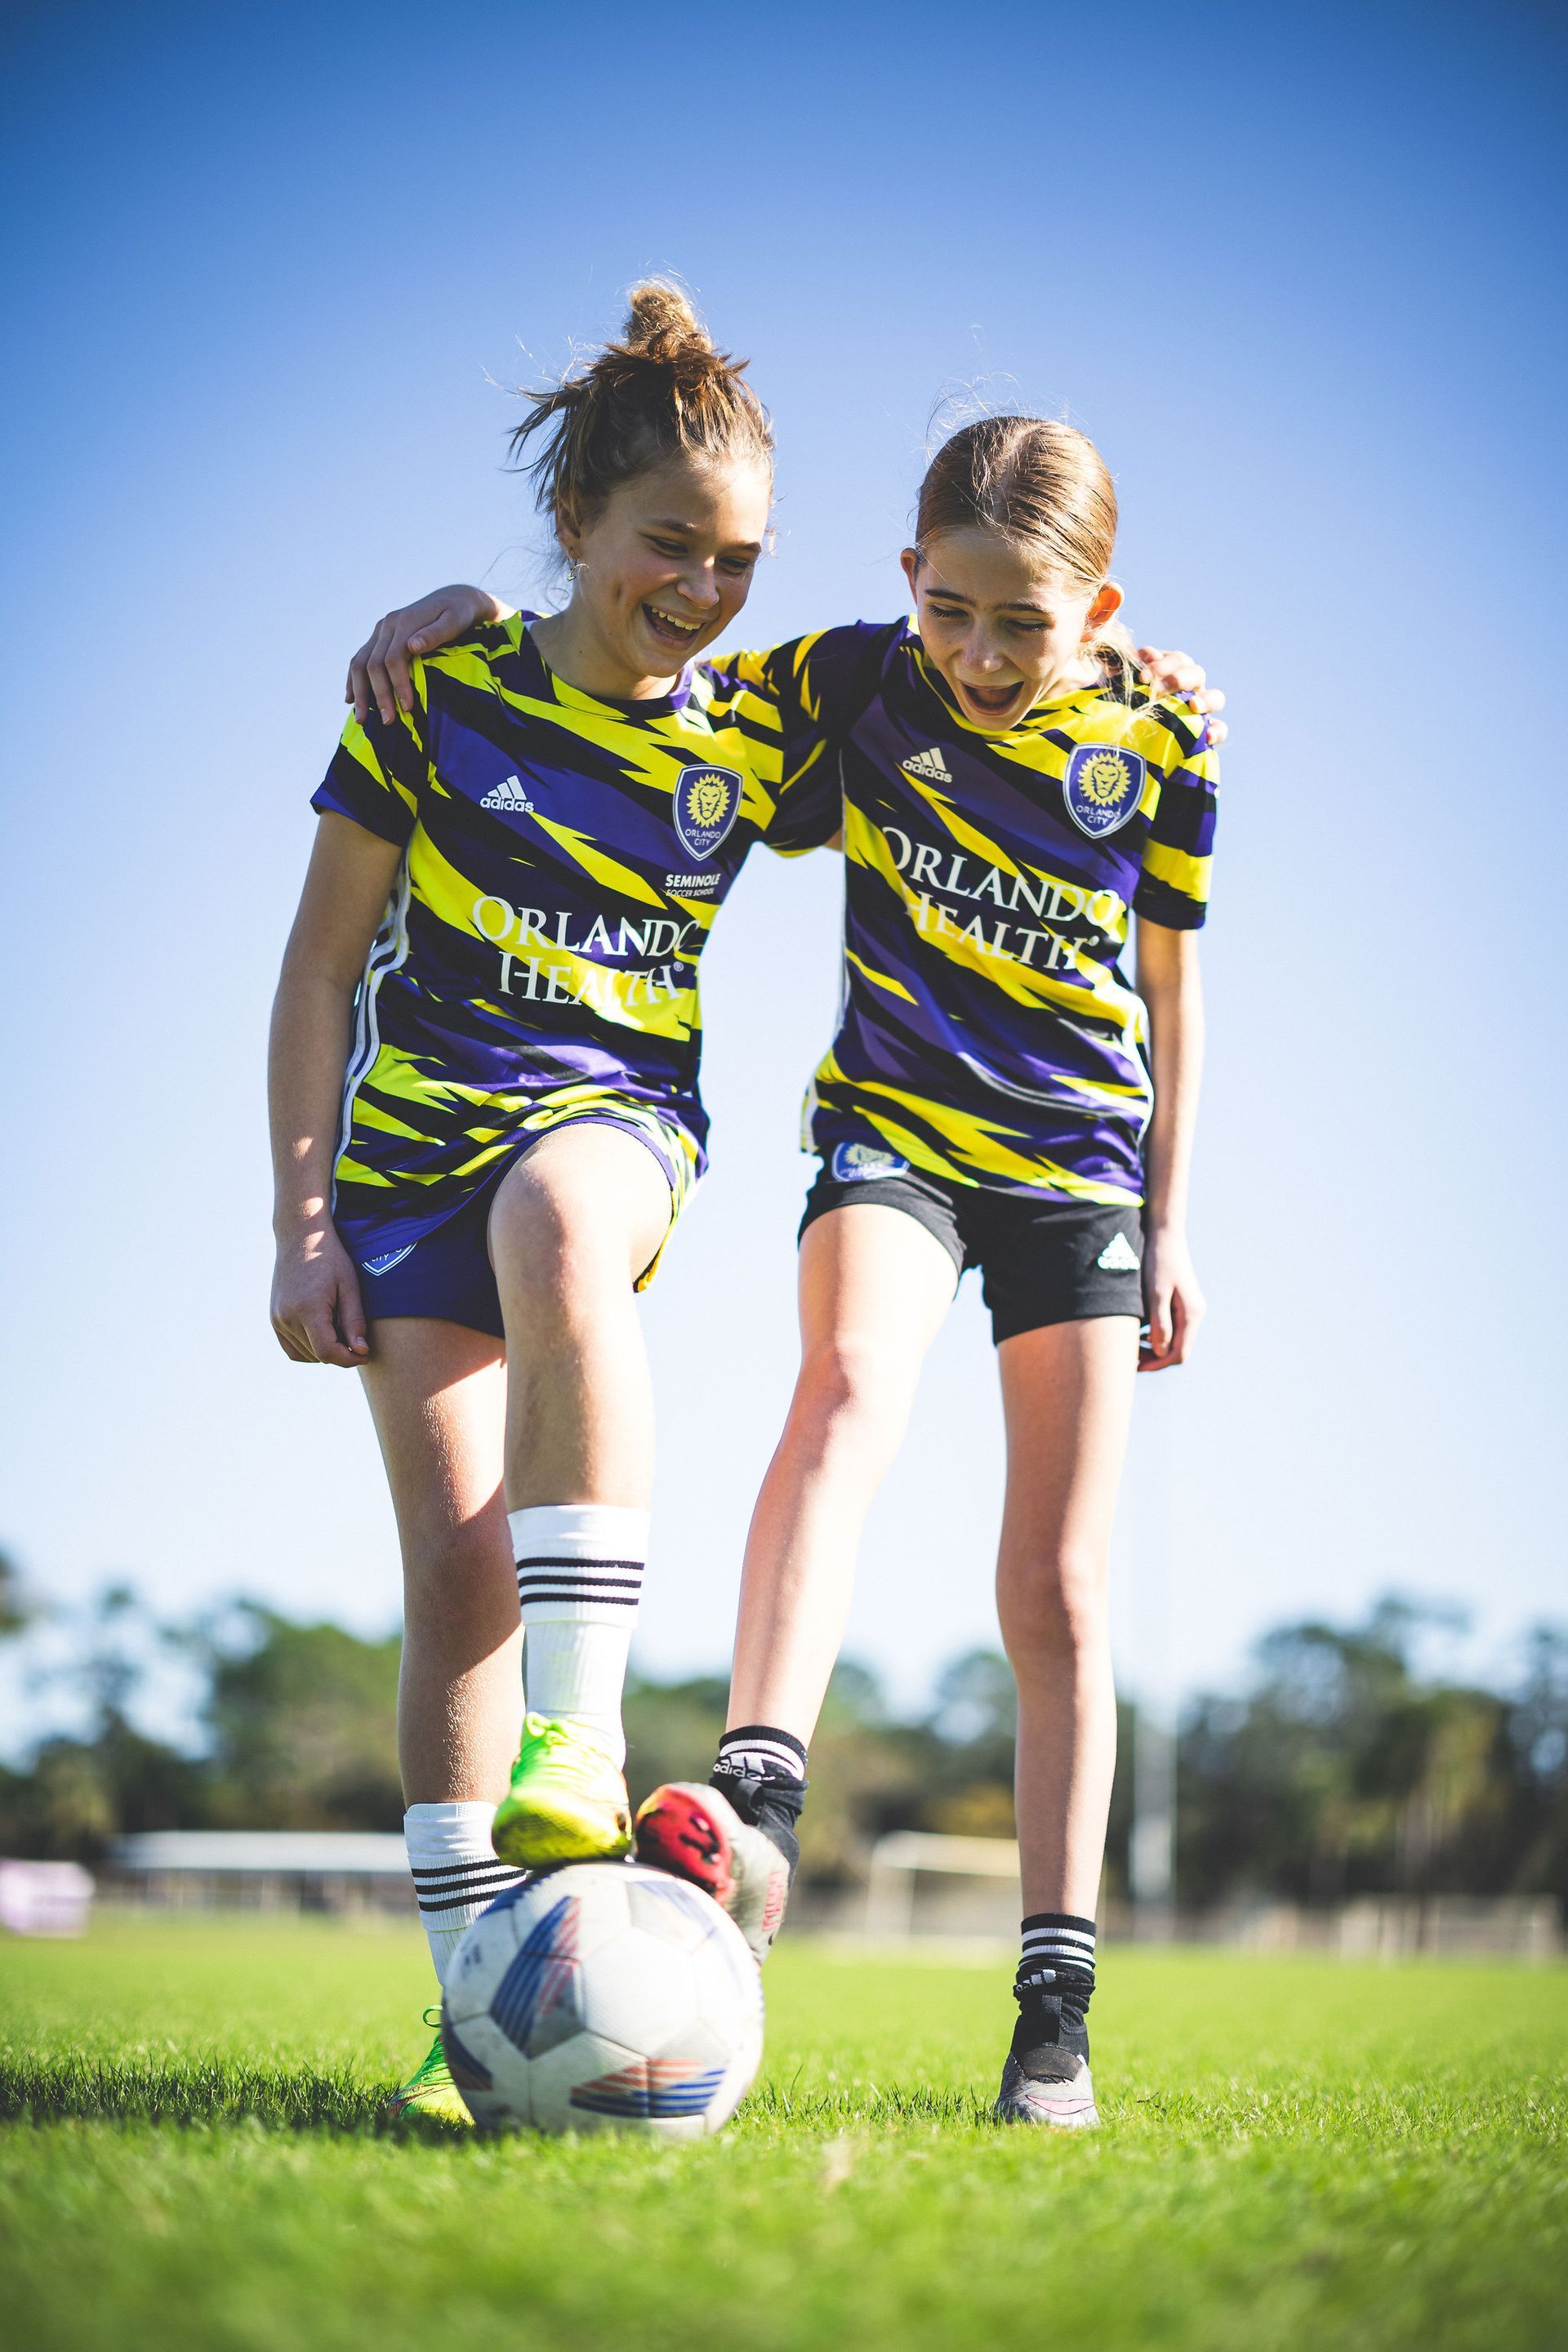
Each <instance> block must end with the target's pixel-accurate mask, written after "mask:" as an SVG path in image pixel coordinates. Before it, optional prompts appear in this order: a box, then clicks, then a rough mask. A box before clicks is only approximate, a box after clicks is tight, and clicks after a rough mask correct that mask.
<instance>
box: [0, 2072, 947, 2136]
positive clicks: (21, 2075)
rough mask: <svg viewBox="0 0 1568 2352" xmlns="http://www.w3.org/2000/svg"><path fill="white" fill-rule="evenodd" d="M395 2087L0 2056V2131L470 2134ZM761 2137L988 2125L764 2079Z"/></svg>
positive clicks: (355, 2079)
mask: <svg viewBox="0 0 1568 2352" xmlns="http://www.w3.org/2000/svg"><path fill="white" fill-rule="evenodd" d="M391 2089H392V2084H391V2083H390V2082H388V2083H376V2082H367V2081H366V2080H365V2079H364V2077H363V2075H360V2074H355V2073H354V2072H353V2071H352V2070H351V2069H350V2068H348V2067H342V2068H339V2069H327V2070H321V2069H318V2068H312V2067H308V2066H305V2067H295V2068H288V2067H283V2066H279V2065H278V2064H276V2063H271V2064H269V2063H246V2062H244V2061H237V2060H233V2059H219V2058H212V2059H201V2058H195V2059H191V2058H186V2059H175V2058H158V2057H153V2056H150V2055H142V2054H135V2055H128V2056H125V2057H121V2058H94V2057H87V2056H82V2055H79V2054H76V2053H60V2054H56V2055H48V2056H38V2057H29V2056H26V2055H22V2054H17V2053H5V2054H4V2055H0V2123H13V2124H15V2123H24V2124H34V2125H38V2126H47V2125H49V2124H57V2123H64V2122H91V2123H127V2124H132V2123H133V2124H155V2125H160V2126H165V2127H168V2128H171V2129H181V2128H200V2127H203V2126H215V2125H216V2126H222V2125H248V2126H252V2127H253V2128H255V2127H258V2128H260V2129H261V2130H263V2131H275V2132H318V2133H325V2134H331V2135H338V2134H351V2135H354V2136H357V2137H374V2138H386V2139H395V2140H411V2141H416V2142H417V2141H426V2142H432V2143H440V2142H446V2143H447V2144H448V2145H449V2144H450V2143H451V2142H452V2141H453V2140H455V2139H456V2140H463V2139H467V2138H468V2137H470V2134H469V2132H468V2129H467V2128H466V2127H465V2126H461V2125H456V2124H445V2123H441V2122H438V2121H437V2120H436V2119H435V2118H433V2117H431V2116H419V2115H414V2116H406V2115H405V2116H396V2117H393V2116H388V2115H387V2113H386V2099H387V2096H388V2095H389V2093H390V2092H391ZM736 2120H737V2123H738V2125H739V2126H741V2128H742V2130H744V2128H745V2127H746V2126H751V2127H752V2128H753V2129H754V2128H756V2127H758V2126H761V2127H762V2128H763V2131H767V2130H768V2129H769V2128H770V2127H771V2128H773V2129H777V2128H778V2127H780V2126H784V2127H785V2128H786V2129H787V2130H788V2131H789V2132H790V2133H791V2134H792V2135H793V2134H795V2133H805V2134H807V2135H810V2136H814V2137H815V2136H816V2135H823V2136H831V2135H833V2134H835V2133H837V2132H841V2131H842V2130H843V2129H844V2128H845V2127H846V2126H851V2125H855V2124H869V2125H876V2126H880V2127H881V2128H883V2129H884V2130H885V2129H888V2128H889V2127H890V2128H893V2129H897V2128H899V2127H900V2126H902V2127H904V2128H906V2129H910V2128H912V2129H915V2130H926V2131H929V2130H930V2129H931V2127H932V2126H946V2127H947V2128H949V2129H952V2127H954V2126H957V2127H958V2128H960V2129H967V2128H972V2127H973V2126H975V2125H984V2124H987V2123H988V2122H989V2121H990V2102H989V2100H988V2099H987V2098H985V2097H983V2096H982V2095H981V2094H980V2093H979V2092H978V2091H972V2090H949V2089H939V2088H937V2087H936V2086H935V2085H932V2084H913V2085H909V2086H900V2085H887V2086H884V2085H881V2084H877V2083H875V2082H869V2081H868V2082H850V2083H841V2084H833V2085H832V2086H831V2087H828V2086H820V2087H816V2086H814V2087H812V2088H810V2089H807V2090H801V2089H797V2087H796V2084H795V2083H767V2084H762V2085H761V2086H759V2087H758V2088H757V2089H755V2090H753V2091H752V2093H751V2094H750V2095H749V2096H748V2098H747V2099H746V2100H745V2102H744V2104H743V2105H742V2108H741V2111H740V2114H739V2116H738V2117H737V2119H736Z"/></svg>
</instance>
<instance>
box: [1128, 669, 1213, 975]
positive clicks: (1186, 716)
mask: <svg viewBox="0 0 1568 2352" xmlns="http://www.w3.org/2000/svg"><path fill="white" fill-rule="evenodd" d="M1143 715H1144V717H1145V719H1153V720H1155V722H1156V723H1157V724H1158V726H1159V728H1160V730H1161V733H1160V736H1159V737H1158V738H1157V739H1156V741H1157V742H1158V743H1159V745H1160V748H1161V749H1162V751H1163V752H1164V754H1165V757H1164V759H1163V760H1162V761H1160V763H1159V764H1160V765H1161V767H1162V768H1163V778H1162V782H1161V784H1160V798H1159V803H1158V805H1157V806H1156V808H1155V811H1154V816H1153V822H1152V824H1151V825H1150V827H1149V837H1148V840H1147V841H1146V842H1145V844H1144V845H1143V870H1142V875H1141V876H1140V877H1139V882H1138V887H1137V889H1136V891H1135V892H1134V893H1133V898H1132V908H1133V912H1134V913H1135V914H1139V915H1142V916H1144V917H1146V918H1147V919H1148V920H1149V921H1150V922H1152V923H1161V924H1163V925H1164V927H1165V928H1166V929H1167V930H1173V931H1195V930H1197V929H1199V928H1200V927H1201V926H1202V923H1203V920H1204V918H1205V915H1206V914H1207V912H1208V897H1209V869H1210V867H1211V866H1212V864H1213V861H1214V828H1215V795H1216V793H1217V791H1218V786H1219V759H1218V755H1217V754H1216V753H1215V751H1214V750H1213V749H1212V748H1211V746H1210V743H1209V735H1208V721H1207V719H1200V718H1199V717H1198V716H1197V714H1196V713H1195V712H1194V711H1193V710H1191V709H1189V708H1188V707H1187V706H1186V705H1185V704H1182V703H1176V704H1161V705H1160V706H1159V707H1158V708H1157V709H1155V710H1152V711H1150V712H1148V713H1145V714H1143ZM1150 764H1151V765H1154V764H1155V762H1154V761H1153V759H1151V761H1150Z"/></svg>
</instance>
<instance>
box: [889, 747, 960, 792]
mask: <svg viewBox="0 0 1568 2352" xmlns="http://www.w3.org/2000/svg"><path fill="white" fill-rule="evenodd" d="M899 765H900V768H902V770H903V771H904V773H905V774H906V775H907V776H919V777H921V779H922V780H923V782H926V783H928V784H951V783H952V770H951V769H950V768H949V766H948V764H947V761H945V760H944V759H943V758H942V753H941V752H940V751H938V750H937V748H936V745H935V744H934V743H933V744H932V745H931V750H930V751H917V752H916V753H915V755H914V757H913V759H912V760H900V762H899Z"/></svg>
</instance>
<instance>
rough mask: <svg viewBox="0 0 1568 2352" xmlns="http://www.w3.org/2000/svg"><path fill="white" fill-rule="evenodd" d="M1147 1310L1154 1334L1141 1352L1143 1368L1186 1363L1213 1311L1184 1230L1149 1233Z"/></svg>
mask: <svg viewBox="0 0 1568 2352" xmlns="http://www.w3.org/2000/svg"><path fill="white" fill-rule="evenodd" d="M1143 1312H1144V1314H1145V1315H1146V1316H1147V1318H1148V1320H1149V1337H1148V1338H1147V1339H1145V1340H1144V1341H1143V1342H1142V1345H1141V1347H1140V1348H1139V1350H1138V1369H1139V1370H1140V1371H1141V1372H1164V1371H1169V1370H1170V1368H1171V1366H1172V1365H1173V1364H1184V1363H1185V1362H1186V1360H1187V1355H1188V1352H1189V1350H1190V1349H1191V1348H1192V1344H1193V1341H1194V1339H1195V1337H1196V1335H1197V1328H1198V1325H1199V1324H1200V1323H1201V1322H1202V1321H1203V1319H1204V1317H1205V1314H1206V1313H1207V1312H1208V1308H1207V1303H1206V1301H1205V1297H1204V1295H1203V1292H1202V1291H1201V1290H1200V1289H1199V1287H1198V1278H1197V1276H1196V1275H1195V1274H1194V1272H1193V1259H1192V1253H1191V1251H1190V1250H1189V1249H1188V1247H1187V1237H1186V1235H1185V1234H1181V1233H1175V1232H1173V1231H1171V1230H1170V1229H1168V1228H1163V1227H1161V1226H1159V1225H1152V1226H1151V1227H1150V1229H1149V1231H1148V1232H1147V1233H1146V1234H1145V1235H1144V1237H1143Z"/></svg>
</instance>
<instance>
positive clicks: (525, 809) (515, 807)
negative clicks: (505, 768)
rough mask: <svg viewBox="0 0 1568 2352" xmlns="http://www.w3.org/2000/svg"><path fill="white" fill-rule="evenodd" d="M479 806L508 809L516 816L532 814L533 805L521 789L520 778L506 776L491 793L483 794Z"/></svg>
mask: <svg viewBox="0 0 1568 2352" xmlns="http://www.w3.org/2000/svg"><path fill="white" fill-rule="evenodd" d="M479 806H480V807H481V808H488V809H510V810H512V811H513V812H514V813H515V814H517V815H518V816H531V815H532V814H533V803H532V802H531V800H530V799H529V797H528V794H527V793H525V792H524V791H523V789H522V779H521V776H508V778H507V779H506V782H504V783H500V784H497V786H496V787H495V790H494V791H493V792H489V793H486V794H485V796H484V798H483V800H482V801H481V802H480V803H479Z"/></svg>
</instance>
